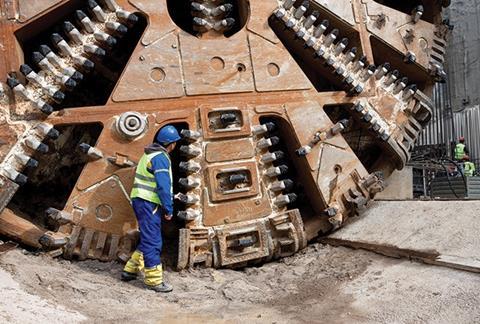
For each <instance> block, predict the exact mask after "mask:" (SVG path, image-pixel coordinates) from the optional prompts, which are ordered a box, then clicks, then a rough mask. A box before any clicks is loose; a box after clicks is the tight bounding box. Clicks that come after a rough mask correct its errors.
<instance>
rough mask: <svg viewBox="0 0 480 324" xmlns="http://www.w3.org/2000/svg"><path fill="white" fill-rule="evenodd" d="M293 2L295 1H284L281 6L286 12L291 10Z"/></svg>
mask: <svg viewBox="0 0 480 324" xmlns="http://www.w3.org/2000/svg"><path fill="white" fill-rule="evenodd" d="M295 1H296V0H285V1H283V3H282V6H283V8H285V9H286V10H290V9H292V7H293V5H294V4H295Z"/></svg>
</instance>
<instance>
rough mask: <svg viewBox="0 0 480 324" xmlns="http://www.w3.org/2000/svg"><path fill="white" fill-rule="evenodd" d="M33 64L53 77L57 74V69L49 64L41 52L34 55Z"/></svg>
mask: <svg viewBox="0 0 480 324" xmlns="http://www.w3.org/2000/svg"><path fill="white" fill-rule="evenodd" d="M32 59H33V62H34V63H35V64H36V65H38V67H39V68H41V69H42V70H45V71H46V72H49V73H51V74H53V75H56V74H57V70H56V69H55V67H54V66H53V65H52V64H51V63H50V62H49V60H48V59H47V58H46V57H45V56H43V55H42V54H41V53H40V52H33V53H32Z"/></svg>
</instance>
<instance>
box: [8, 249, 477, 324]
mask: <svg viewBox="0 0 480 324" xmlns="http://www.w3.org/2000/svg"><path fill="white" fill-rule="evenodd" d="M121 269H122V265H121V264H119V263H115V262H113V263H100V262H97V261H86V262H69V261H65V260H62V259H51V258H50V257H47V256H41V255H40V256H35V255H32V254H29V253H26V252H24V251H22V250H20V249H16V250H12V251H9V252H6V253H3V254H1V255H0V322H2V323H4V322H8V323H44V322H49V323H66V322H68V323H79V322H87V321H88V322H99V323H100V322H101V323H110V322H126V321H128V322H131V323H146V322H148V323H151V322H163V321H165V322H167V321H168V323H199V322H208V323H245V322H250V323H480V276H478V275H476V274H472V273H468V272H462V271H457V270H451V269H447V268H441V267H434V266H428V265H424V264H418V263H412V262H410V261H407V260H397V259H390V258H386V257H382V256H379V255H376V254H372V253H369V252H365V251H356V250H350V249H346V248H334V247H330V246H324V245H321V244H315V245H311V246H309V247H308V248H307V249H306V250H304V251H303V252H301V253H299V254H298V255H296V256H293V257H290V258H286V259H284V260H281V261H280V262H275V263H270V264H266V265H263V266H261V267H257V268H249V269H245V270H242V271H234V270H213V269H201V270H193V271H184V272H180V273H179V272H172V271H169V272H168V273H167V274H166V276H167V279H168V281H169V282H170V283H172V284H173V285H174V287H175V290H174V292H173V293H170V294H155V293H154V292H151V291H147V290H145V289H143V288H142V284H141V282H139V281H136V282H133V283H123V282H120V281H119V280H118V277H119V275H120V271H121Z"/></svg>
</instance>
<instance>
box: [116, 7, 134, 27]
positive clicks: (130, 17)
mask: <svg viewBox="0 0 480 324" xmlns="http://www.w3.org/2000/svg"><path fill="white" fill-rule="evenodd" d="M115 14H116V15H117V18H118V19H120V20H122V21H125V22H127V23H129V24H135V23H136V22H137V21H138V17H137V15H135V14H133V13H131V12H128V11H126V10H123V9H117V11H115Z"/></svg>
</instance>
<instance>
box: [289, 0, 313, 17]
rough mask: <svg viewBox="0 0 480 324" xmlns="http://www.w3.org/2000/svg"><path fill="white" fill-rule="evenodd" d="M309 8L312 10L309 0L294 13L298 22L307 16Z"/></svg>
mask: <svg viewBox="0 0 480 324" xmlns="http://www.w3.org/2000/svg"><path fill="white" fill-rule="evenodd" d="M308 8H310V1H309V0H305V1H303V2H302V4H301V5H300V6H298V8H297V9H296V10H295V11H294V12H293V17H294V18H295V19H296V20H299V19H300V18H302V17H303V16H304V15H305V13H306V12H307V10H308Z"/></svg>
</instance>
